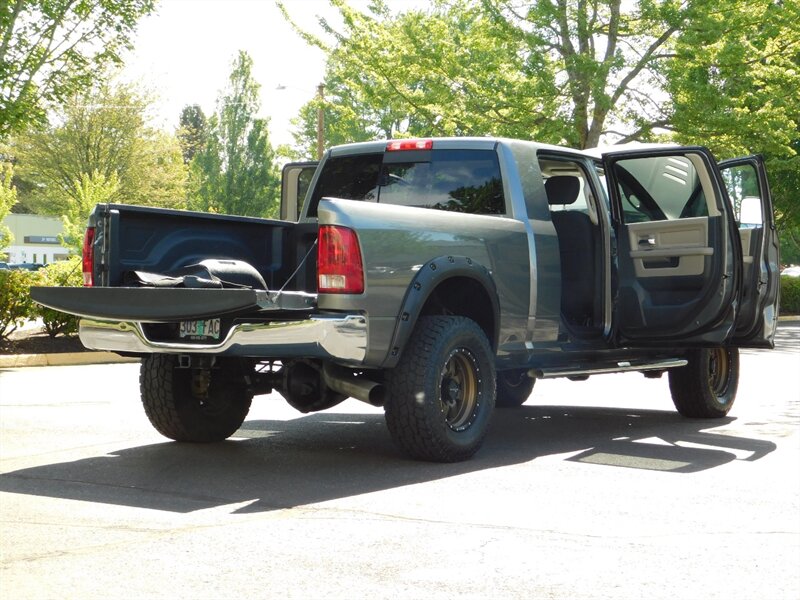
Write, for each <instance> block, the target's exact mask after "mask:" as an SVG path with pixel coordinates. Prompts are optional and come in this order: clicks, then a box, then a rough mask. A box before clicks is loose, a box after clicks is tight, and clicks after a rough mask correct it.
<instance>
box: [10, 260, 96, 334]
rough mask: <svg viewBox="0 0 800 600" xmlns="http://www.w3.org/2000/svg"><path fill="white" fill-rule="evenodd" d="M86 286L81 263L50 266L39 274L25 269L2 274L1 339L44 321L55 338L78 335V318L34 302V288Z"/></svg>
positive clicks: (68, 261) (79, 261) (46, 328)
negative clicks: (41, 286)
mask: <svg viewBox="0 0 800 600" xmlns="http://www.w3.org/2000/svg"><path fill="white" fill-rule="evenodd" d="M37 285H45V286H67V287H79V286H81V285H83V274H82V272H81V260H80V258H79V257H73V258H71V259H69V260H66V261H62V262H57V263H53V264H50V265H47V266H46V267H44V268H43V269H41V270H39V271H26V270H23V269H2V270H0V339H3V338H6V337H8V336H9V335H10V334H11V333H13V332H14V330H16V329H17V328H18V327H20V326H22V325H23V324H24V323H25V321H30V320H33V319H38V318H41V319H42V321H43V322H44V329H45V331H46V332H47V333H48V334H49V335H50V336H51V337H55V336H57V335H59V334H63V335H71V334H75V333H77V332H78V318H77V317H75V316H73V315H67V314H64V313H62V312H58V311H56V310H52V309H49V308H45V307H44V306H40V305H38V304H36V303H35V302H34V301H33V300H31V295H30V288H31V286H37Z"/></svg>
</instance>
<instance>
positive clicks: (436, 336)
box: [385, 316, 495, 462]
mask: <svg viewBox="0 0 800 600" xmlns="http://www.w3.org/2000/svg"><path fill="white" fill-rule="evenodd" d="M386 383H387V389H388V392H389V394H388V399H387V401H386V405H385V409H386V424H387V426H388V427H389V432H390V434H391V436H392V438H393V439H394V441H395V443H397V445H398V446H400V448H401V449H402V450H403V451H404V452H405V453H406V454H408V455H410V456H411V457H413V458H418V459H422V460H430V461H435V462H456V461H460V460H466V459H467V458H469V457H471V456H472V455H473V454H475V452H477V450H478V448H480V446H481V444H482V443H483V438H484V436H485V435H486V431H487V429H488V427H489V420H490V419H491V416H492V410H493V409H494V403H495V369H494V357H493V354H492V350H491V347H490V346H489V341H488V340H487V339H486V335H485V334H484V332H483V330H481V328H480V327H478V325H477V324H476V323H475V322H474V321H472V320H470V319H467V318H465V317H439V316H436V317H422V318H421V319H420V320H419V322H418V323H417V325H416V328H415V329H414V333H413V334H412V338H411V341H410V343H409V345H408V346H407V347H406V348H405V351H404V352H403V356H402V357H401V359H400V362H399V363H398V365H397V367H396V368H394V369H392V370H391V371H390V372H388V373H387V375H386Z"/></svg>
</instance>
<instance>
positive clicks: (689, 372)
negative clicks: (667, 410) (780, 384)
mask: <svg viewBox="0 0 800 600" xmlns="http://www.w3.org/2000/svg"><path fill="white" fill-rule="evenodd" d="M686 358H687V360H688V361H689V363H688V364H687V365H686V366H685V367H681V368H678V369H670V371H669V390H670V392H671V393H672V401H673V402H674V403H675V408H677V409H678V412H679V413H680V414H682V415H683V416H684V417H690V418H695V419H715V418H716V419H718V418H720V417H724V416H725V415H727V414H728V412H729V411H730V410H731V407H732V406H733V402H734V400H735V399H736V390H737V388H738V387H739V349H738V348H728V347H722V346H720V347H717V348H700V349H697V350H692V351H690V353H689V354H688V355H687V356H686Z"/></svg>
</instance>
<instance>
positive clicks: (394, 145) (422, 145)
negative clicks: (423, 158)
mask: <svg viewBox="0 0 800 600" xmlns="http://www.w3.org/2000/svg"><path fill="white" fill-rule="evenodd" d="M432 148H433V140H392V141H391V142H389V143H388V144H386V151H387V152H397V151H398V150H431V149H432Z"/></svg>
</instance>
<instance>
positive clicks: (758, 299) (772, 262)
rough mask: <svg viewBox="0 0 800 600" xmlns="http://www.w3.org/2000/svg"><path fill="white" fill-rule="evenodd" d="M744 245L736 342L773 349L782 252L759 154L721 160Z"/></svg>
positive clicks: (726, 185)
mask: <svg viewBox="0 0 800 600" xmlns="http://www.w3.org/2000/svg"><path fill="white" fill-rule="evenodd" d="M720 171H721V173H722V179H723V181H724V182H725V187H726V188H727V192H728V195H729V197H730V200H731V204H732V205H733V207H734V211H735V217H736V224H737V226H738V228H739V238H740V240H741V244H742V254H743V261H742V263H743V273H742V283H741V291H740V294H739V309H738V314H737V316H736V330H735V333H734V336H733V339H732V343H733V344H735V345H737V346H741V347H753V348H772V347H773V346H774V336H775V328H776V327H777V319H778V290H779V287H780V280H779V277H780V275H779V272H780V251H779V247H778V234H777V232H776V230H775V220H774V216H773V213H772V197H771V196H770V191H769V183H768V181H767V174H766V171H765V169H764V163H763V160H762V159H761V157H760V156H747V157H744V158H737V159H733V160H728V161H724V162H722V163H720Z"/></svg>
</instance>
